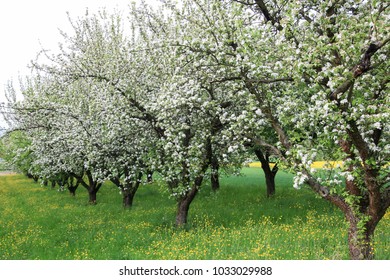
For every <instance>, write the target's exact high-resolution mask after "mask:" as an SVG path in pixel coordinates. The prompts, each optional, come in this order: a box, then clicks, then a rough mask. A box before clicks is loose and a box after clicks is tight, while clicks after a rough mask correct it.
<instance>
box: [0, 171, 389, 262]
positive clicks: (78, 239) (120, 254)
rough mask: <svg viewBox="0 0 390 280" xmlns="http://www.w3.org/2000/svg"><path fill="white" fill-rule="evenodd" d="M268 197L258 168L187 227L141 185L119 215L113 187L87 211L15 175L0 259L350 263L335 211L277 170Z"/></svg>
mask: <svg viewBox="0 0 390 280" xmlns="http://www.w3.org/2000/svg"><path fill="white" fill-rule="evenodd" d="M276 183H277V189H276V192H277V194H276V197H274V198H272V199H267V198H266V195H265V186H264V185H265V183H264V178H263V175H262V171H261V169H260V168H256V167H252V168H244V169H243V176H239V177H225V178H222V179H221V189H220V191H218V192H217V193H213V192H212V191H211V190H210V187H209V186H207V185H206V186H204V187H203V188H202V190H201V191H200V193H199V195H198V197H197V198H196V199H195V201H194V202H193V204H192V205H191V208H190V214H189V224H188V225H187V227H186V228H185V229H176V228H175V227H174V220H175V210H176V205H175V201H174V200H173V199H170V198H169V197H168V194H167V193H166V192H165V191H164V189H163V188H162V187H161V186H159V185H158V184H157V183H153V184H148V185H144V186H142V187H140V189H139V191H138V192H137V194H136V197H135V199H134V206H133V208H132V209H130V210H124V209H123V207H122V205H121V199H122V198H121V195H120V194H119V192H118V190H117V189H116V188H115V187H114V186H113V185H110V184H106V185H104V186H103V187H102V189H101V190H100V191H99V193H98V197H97V199H98V204H97V205H94V206H91V205H88V196H87V193H86V191H85V190H84V189H83V188H81V187H80V188H79V189H78V190H77V194H76V197H71V196H70V195H69V193H68V192H67V191H64V192H58V190H56V189H50V188H49V187H43V186H41V185H39V184H37V183H33V182H32V181H31V180H29V179H27V178H25V177H24V176H22V175H7V176H0V259H1V260H7V259H13V260H24V259H40V260H47V259H59V260H66V259H71V260H75V259H76V260H77V259H99V260H106V259H115V260H118V259H140V260H145V259H196V260H205V259H206V260H207V259H236V260H237V259H272V260H278V259H287V260H293V259H316V260H317V259H348V247H347V224H346V223H345V221H344V219H343V216H342V214H341V212H340V211H339V210H337V209H336V208H335V207H333V206H332V205H330V204H329V203H327V202H326V201H323V200H321V199H319V198H317V197H315V195H314V194H313V193H312V192H311V191H310V190H307V189H301V190H295V189H293V188H292V176H291V175H290V174H287V173H283V172H281V171H280V172H279V173H278V175H277V177H276ZM389 229H390V213H389V212H388V213H387V214H386V216H385V217H384V219H383V220H382V221H381V222H380V224H379V225H378V228H377V230H376V234H375V240H374V242H375V251H376V252H375V253H376V258H377V259H390V231H389Z"/></svg>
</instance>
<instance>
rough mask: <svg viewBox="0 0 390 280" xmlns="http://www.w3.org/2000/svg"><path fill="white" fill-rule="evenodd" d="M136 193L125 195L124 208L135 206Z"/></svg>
mask: <svg viewBox="0 0 390 280" xmlns="http://www.w3.org/2000/svg"><path fill="white" fill-rule="evenodd" d="M134 195H135V192H127V193H123V207H124V208H126V209H128V208H131V206H133V200H134Z"/></svg>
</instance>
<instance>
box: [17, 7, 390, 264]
mask: <svg viewBox="0 0 390 280" xmlns="http://www.w3.org/2000/svg"><path fill="white" fill-rule="evenodd" d="M388 19H389V6H388V5H387V4H385V3H383V2H382V1H375V0H372V1H362V2H356V1H352V0H345V1H331V0H329V1H290V2H289V1H258V0H256V1H252V0H243V1H238V0H236V1H227V0H226V1H211V0H182V1H180V2H179V3H176V2H174V1H164V4H163V5H162V6H161V7H160V8H159V10H154V9H152V8H151V7H149V6H147V5H146V4H145V3H143V4H141V6H136V5H133V6H132V7H131V9H130V11H129V16H128V18H127V19H125V18H121V17H120V16H119V15H116V14H112V15H109V14H107V13H106V12H105V11H101V12H100V13H98V14H94V15H86V16H85V17H84V18H81V19H79V20H77V21H72V20H71V23H72V26H73V28H74V32H73V34H63V36H64V42H63V43H62V44H61V52H60V53H59V54H49V53H44V58H45V59H41V60H39V59H38V61H35V62H34V63H33V68H34V69H35V72H34V76H33V77H31V78H30V79H29V80H28V82H27V83H26V85H25V86H24V89H23V95H24V100H23V101H22V102H20V103H15V104H14V107H13V111H14V114H16V115H17V118H16V119H17V120H18V122H17V126H16V127H15V128H16V129H20V130H23V131H25V133H26V135H27V139H29V141H31V145H30V148H31V150H32V151H33V153H34V160H33V163H32V165H31V166H36V167H37V168H36V169H35V170H36V171H35V172H36V173H37V175H38V176H42V177H46V178H49V177H50V176H52V175H53V174H58V173H62V172H66V173H69V174H72V176H75V177H76V178H78V180H79V182H80V183H82V184H83V185H84V186H85V187H86V188H87V189H88V190H89V191H90V195H91V192H94V195H95V196H94V197H92V198H91V197H90V200H92V201H94V200H96V192H97V190H98V189H99V187H100V185H101V183H102V182H103V181H104V180H112V181H113V182H115V183H116V184H117V185H118V186H119V187H120V188H121V190H122V191H123V192H124V193H126V190H129V189H132V190H136V188H137V187H138V185H139V182H140V181H141V178H142V177H143V175H144V174H146V173H147V172H149V171H150V170H152V171H156V172H158V173H159V174H160V175H161V178H162V180H163V181H165V182H166V185H167V189H168V190H169V192H170V194H171V195H172V196H174V197H176V199H177V205H178V206H177V207H178V208H177V209H178V210H177V217H176V223H177V224H178V225H183V224H185V223H186V221H187V214H188V211H189V207H190V204H191V202H192V200H193V199H194V197H195V196H196V194H197V192H198V190H199V188H200V187H201V185H202V183H203V182H204V179H205V178H209V177H213V176H214V174H215V173H216V172H218V171H219V168H220V167H221V168H225V169H226V170H229V169H232V167H237V168H239V167H240V166H241V164H242V163H243V161H244V160H245V151H246V150H247V148H248V147H252V148H253V147H256V149H258V152H260V153H261V154H262V155H263V157H264V158H267V160H268V156H269V154H272V155H274V156H275V157H277V160H278V164H279V165H281V166H283V167H284V168H288V169H289V170H291V171H292V172H294V173H295V174H296V177H295V181H294V187H296V188H299V187H300V186H301V185H303V184H307V185H308V186H309V187H310V188H311V189H312V190H313V191H314V192H315V193H316V194H318V195H320V196H321V197H323V198H324V199H326V200H328V201H329V202H331V203H332V204H334V205H336V206H337V207H338V208H339V209H340V210H341V211H342V212H343V213H344V215H345V217H346V219H347V220H348V222H349V224H350V229H349V246H350V255H351V258H353V259H361V258H365V259H369V258H372V257H373V253H372V249H371V248H372V244H371V237H372V234H373V233H374V230H375V227H376V225H377V224H378V222H379V221H380V220H381V218H382V217H383V216H384V214H385V212H386V210H387V209H388V207H389V205H390V187H389V177H390V170H389V168H390V165H389V156H390V146H389V138H390V134H389V131H390V129H389V128H390V127H389V126H390V124H389V119H390V118H389V114H390V109H389V105H388V104H389V101H390V100H389V94H388V93H389V92H388V84H389V77H388V73H387V72H388V71H387V70H388V69H389V60H388V56H389V40H390V37H389V29H388ZM319 157H321V158H326V159H333V160H343V162H344V163H343V166H342V167H340V168H337V169H335V168H329V169H324V170H321V171H319V170H316V169H313V168H311V163H312V162H313V161H314V160H316V159H318V158H319ZM38 167H39V168H38ZM210 167H211V168H210ZM275 172H276V170H275ZM84 175H86V176H87V178H88V182H84Z"/></svg>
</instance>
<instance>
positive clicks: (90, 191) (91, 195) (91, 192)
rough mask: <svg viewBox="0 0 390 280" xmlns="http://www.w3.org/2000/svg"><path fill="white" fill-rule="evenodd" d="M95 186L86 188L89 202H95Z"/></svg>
mask: <svg viewBox="0 0 390 280" xmlns="http://www.w3.org/2000/svg"><path fill="white" fill-rule="evenodd" d="M97 191H98V190H97V189H96V188H89V189H88V194H89V204H93V205H95V204H96V193H97Z"/></svg>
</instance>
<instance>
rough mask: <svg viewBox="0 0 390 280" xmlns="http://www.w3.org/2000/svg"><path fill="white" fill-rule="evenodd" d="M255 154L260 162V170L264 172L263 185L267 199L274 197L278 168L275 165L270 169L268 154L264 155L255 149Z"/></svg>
mask: <svg viewBox="0 0 390 280" xmlns="http://www.w3.org/2000/svg"><path fill="white" fill-rule="evenodd" d="M255 154H256V156H257V158H258V159H259V161H260V162H261V168H262V169H263V172H264V176H265V184H266V188H267V197H271V196H274V195H275V193H276V188H275V176H276V173H277V172H278V166H277V164H275V166H274V167H273V168H272V169H271V166H270V162H269V156H268V154H267V153H266V154H264V153H263V152H262V151H261V150H260V149H258V148H256V149H255Z"/></svg>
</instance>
